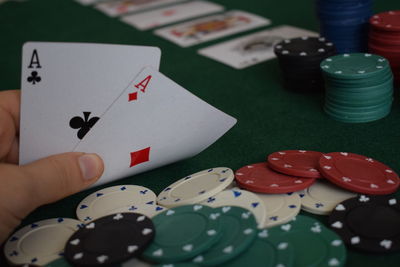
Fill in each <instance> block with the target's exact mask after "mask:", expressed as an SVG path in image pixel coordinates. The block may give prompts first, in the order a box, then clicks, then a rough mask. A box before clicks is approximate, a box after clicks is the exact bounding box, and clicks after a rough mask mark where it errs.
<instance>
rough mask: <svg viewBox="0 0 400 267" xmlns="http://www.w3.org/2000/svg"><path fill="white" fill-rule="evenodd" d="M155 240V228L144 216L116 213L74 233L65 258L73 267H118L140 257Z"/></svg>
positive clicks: (67, 245)
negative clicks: (116, 266) (117, 266)
mask: <svg viewBox="0 0 400 267" xmlns="http://www.w3.org/2000/svg"><path fill="white" fill-rule="evenodd" d="M154 236H155V232H154V225H153V223H152V221H151V220H150V219H149V218H147V217H146V216H144V215H142V214H137V213H117V214H113V215H109V216H105V217H102V218H100V219H97V220H94V221H92V222H90V223H88V224H86V225H85V227H83V228H81V229H80V230H78V231H77V232H75V233H74V234H73V235H72V236H71V237H70V238H69V240H68V242H67V243H66V246H65V258H66V259H67V260H68V261H69V262H70V263H71V264H73V265H74V266H75V265H78V266H94V265H101V264H103V265H112V264H118V263H121V262H124V261H126V260H128V259H130V258H132V257H134V256H136V255H139V254H140V253H141V252H142V251H143V249H145V248H146V247H147V246H148V245H149V244H150V242H151V241H152V240H153V238H154Z"/></svg>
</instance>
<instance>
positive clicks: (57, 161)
mask: <svg viewBox="0 0 400 267" xmlns="http://www.w3.org/2000/svg"><path fill="white" fill-rule="evenodd" d="M19 116H20V91H19V90H12V91H3V92H0V243H2V242H3V241H5V239H6V238H7V237H8V236H9V234H10V233H11V232H12V231H13V230H14V229H15V228H16V227H17V226H18V225H19V224H20V222H21V220H22V219H23V218H24V217H26V216H27V215H28V214H29V213H30V212H32V211H33V210H35V209H36V208H37V207H39V206H42V205H44V204H48V203H52V202H55V201H57V200H60V199H62V198H64V197H67V196H69V195H71V194H74V193H76V192H79V191H81V190H83V189H84V188H86V187H88V186H89V185H91V184H93V183H94V182H96V181H97V179H98V178H99V177H100V176H101V174H102V173H103V170H104V166H103V161H102V160H101V158H100V157H99V156H97V155H96V154H85V153H80V152H69V153H63V154H58V155H54V156H50V157H47V158H44V159H41V160H38V161H35V162H33V163H30V164H27V165H24V166H18V165H17V163H18V150H19V142H18V141H19V140H18V135H19Z"/></svg>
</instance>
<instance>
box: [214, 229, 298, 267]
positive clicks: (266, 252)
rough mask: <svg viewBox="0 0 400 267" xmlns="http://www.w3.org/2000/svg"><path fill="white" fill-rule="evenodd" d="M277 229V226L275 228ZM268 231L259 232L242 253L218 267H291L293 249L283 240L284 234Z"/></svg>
mask: <svg viewBox="0 0 400 267" xmlns="http://www.w3.org/2000/svg"><path fill="white" fill-rule="evenodd" d="M276 227H278V226H276ZM269 231H270V230H269V229H262V230H259V231H258V233H257V238H256V239H255V241H254V242H253V244H252V245H251V246H250V248H248V249H247V250H246V251H245V252H244V253H242V254H241V255H239V256H238V257H236V258H235V259H234V260H232V261H229V262H227V263H225V264H222V265H219V266H223V267H243V266H251V267H276V266H285V267H290V266H293V262H294V257H295V253H294V249H293V246H292V245H291V244H290V243H289V242H287V241H286V240H285V235H286V234H285V233H282V234H279V233H274V234H273V235H270V234H269Z"/></svg>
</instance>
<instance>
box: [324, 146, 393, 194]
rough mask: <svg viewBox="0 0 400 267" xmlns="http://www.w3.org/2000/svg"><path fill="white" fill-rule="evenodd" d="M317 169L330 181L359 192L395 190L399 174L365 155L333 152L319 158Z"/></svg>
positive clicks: (390, 191) (378, 192) (387, 192)
mask: <svg viewBox="0 0 400 267" xmlns="http://www.w3.org/2000/svg"><path fill="white" fill-rule="evenodd" d="M319 171H320V172H321V174H322V175H323V176H324V177H325V178H326V179H328V180H329V181H331V182H332V183H334V184H336V185H338V186H340V187H343V188H345V189H347V190H350V191H354V192H357V193H361V194H370V195H385V194H391V193H393V192H395V191H396V190H397V188H398V187H399V185H400V179H399V176H398V175H397V174H396V173H395V172H394V171H393V170H392V169H391V168H389V167H388V166H386V165H385V164H383V163H381V162H379V161H376V160H374V159H372V158H368V157H366V156H362V155H357V154H353V153H347V152H333V153H328V154H325V155H323V156H322V157H321V158H320V160H319Z"/></svg>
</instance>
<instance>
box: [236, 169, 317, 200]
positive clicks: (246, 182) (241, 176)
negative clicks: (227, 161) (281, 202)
mask: <svg viewBox="0 0 400 267" xmlns="http://www.w3.org/2000/svg"><path fill="white" fill-rule="evenodd" d="M235 179H236V183H237V184H238V185H239V186H240V187H241V188H244V189H247V190H250V191H253V192H257V193H270V194H284V193H290V192H295V191H299V190H303V189H305V188H307V187H309V186H311V185H312V184H313V183H314V181H315V179H312V178H300V177H294V176H289V175H285V174H281V173H278V172H275V171H274V170H272V169H271V168H270V167H269V164H267V163H264V162H261V163H255V164H252V165H247V166H244V167H242V168H240V169H239V170H237V171H236V172H235Z"/></svg>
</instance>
